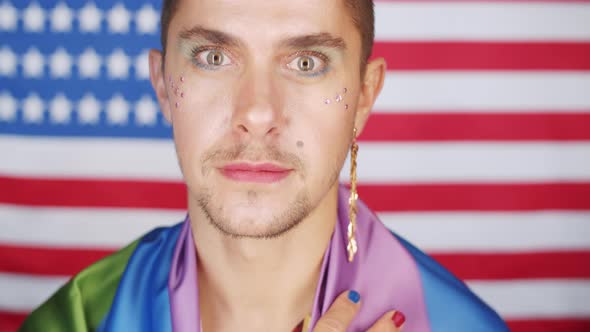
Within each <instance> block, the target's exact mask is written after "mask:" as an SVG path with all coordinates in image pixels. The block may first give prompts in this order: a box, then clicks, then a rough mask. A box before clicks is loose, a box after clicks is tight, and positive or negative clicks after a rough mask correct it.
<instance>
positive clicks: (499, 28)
mask: <svg viewBox="0 0 590 332" xmlns="http://www.w3.org/2000/svg"><path fill="white" fill-rule="evenodd" d="M564 18H567V19H564ZM375 20H376V39H378V40H524V39H526V40H588V39H590V25H588V22H590V6H589V5H588V4H586V3H583V2H581V3H576V2H561V3H560V2H557V1H556V2H553V3H552V2H548V1H543V2H533V1H531V2H525V3H510V2H503V1H502V2H493V1H492V2H470V1H458V2H451V1H448V2H447V1H440V2H438V1H429V2H425V3H419V2H418V3H416V2H411V1H407V2H387V1H379V2H376V3H375ZM433 56H435V55H433Z"/></svg>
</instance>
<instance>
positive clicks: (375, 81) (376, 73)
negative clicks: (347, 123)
mask: <svg viewBox="0 0 590 332" xmlns="http://www.w3.org/2000/svg"><path fill="white" fill-rule="evenodd" d="M386 70H387V64H386V62H385V59H383V58H378V59H373V60H372V61H371V62H369V63H368V64H367V68H366V70H365V75H364V77H363V81H362V82H363V83H362V85H361V91H360V96H359V101H358V105H357V108H356V117H355V120H354V126H355V128H356V129H357V135H360V133H361V132H362V131H363V128H364V127H365V124H366V123H367V120H368V119H369V114H370V113H371V110H372V109H373V105H374V104H375V100H376V99H377V97H378V96H379V93H380V92H381V88H383V82H384V80H385V72H386Z"/></svg>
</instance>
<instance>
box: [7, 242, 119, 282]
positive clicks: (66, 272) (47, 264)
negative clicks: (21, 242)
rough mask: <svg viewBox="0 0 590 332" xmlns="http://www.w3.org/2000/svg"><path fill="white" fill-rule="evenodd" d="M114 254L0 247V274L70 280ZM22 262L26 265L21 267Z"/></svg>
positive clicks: (109, 252)
mask: <svg viewBox="0 0 590 332" xmlns="http://www.w3.org/2000/svg"><path fill="white" fill-rule="evenodd" d="M114 251H115V250H114V249H111V250H109V249H82V248H55V247H52V248H44V247H40V246H39V247H37V246H35V247H24V246H12V245H5V244H2V243H0V271H1V272H9V273H21V274H35V275H52V276H70V275H74V274H77V273H78V272H80V271H82V270H83V269H84V268H86V267H88V265H90V264H92V263H94V262H96V261H98V260H100V259H102V258H104V257H106V256H107V255H109V254H111V253H113V252H114ZM23 261H26V262H27V264H23Z"/></svg>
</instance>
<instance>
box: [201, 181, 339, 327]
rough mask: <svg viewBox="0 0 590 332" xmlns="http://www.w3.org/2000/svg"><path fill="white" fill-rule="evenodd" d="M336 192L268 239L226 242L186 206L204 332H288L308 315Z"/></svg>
mask: <svg viewBox="0 0 590 332" xmlns="http://www.w3.org/2000/svg"><path fill="white" fill-rule="evenodd" d="M337 192H338V185H337V184H336V185H335V186H334V187H333V188H332V189H331V190H330V191H329V193H328V194H327V195H326V196H325V197H324V199H323V201H322V202H321V203H320V204H319V205H318V207H317V208H316V209H314V211H312V213H311V214H310V215H309V216H308V217H307V218H306V219H305V220H303V221H302V222H301V223H300V224H299V225H298V226H297V227H295V228H293V229H291V230H290V231H288V232H287V233H286V234H283V235H281V236H279V237H277V238H274V239H250V238H232V237H229V236H227V235H225V234H223V233H221V232H220V231H219V230H217V229H216V228H215V227H214V226H213V225H211V223H210V222H209V221H207V220H205V219H204V218H199V217H198V216H199V213H198V211H196V210H195V209H194V208H195V207H194V206H191V203H190V202H189V213H193V214H191V222H192V229H193V237H194V239H195V245H196V247H197V253H198V259H197V262H198V263H197V269H198V279H199V280H198V282H199V305H200V311H201V312H200V314H201V319H202V321H203V329H204V331H236V330H241V331H291V330H292V329H293V328H294V327H295V326H296V325H297V324H298V323H299V322H300V321H301V320H302V319H303V318H304V317H305V316H306V315H308V314H310V313H311V310H312V306H313V301H314V295H315V291H316V288H317V283H318V280H319V274H320V272H321V271H320V269H321V265H322V259H323V256H324V253H325V251H326V248H327V247H328V244H329V242H330V238H331V235H332V232H333V230H334V226H335V223H336V219H337ZM194 216H195V217H197V218H196V219H193V218H194Z"/></svg>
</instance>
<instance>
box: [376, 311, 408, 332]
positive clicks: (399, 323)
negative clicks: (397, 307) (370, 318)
mask: <svg viewBox="0 0 590 332" xmlns="http://www.w3.org/2000/svg"><path fill="white" fill-rule="evenodd" d="M405 321H406V317H405V316H404V314H403V313H402V312H401V311H390V312H387V313H386V314H385V315H383V316H381V318H379V320H378V321H376V322H375V324H373V326H371V328H370V329H369V330H368V331H367V332H400V331H401V330H402V328H403V327H404V322H405Z"/></svg>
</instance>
